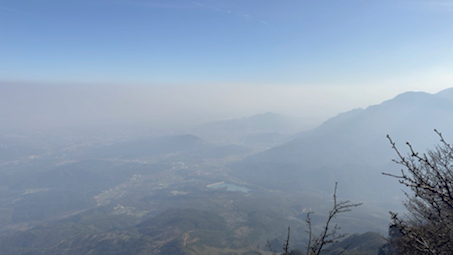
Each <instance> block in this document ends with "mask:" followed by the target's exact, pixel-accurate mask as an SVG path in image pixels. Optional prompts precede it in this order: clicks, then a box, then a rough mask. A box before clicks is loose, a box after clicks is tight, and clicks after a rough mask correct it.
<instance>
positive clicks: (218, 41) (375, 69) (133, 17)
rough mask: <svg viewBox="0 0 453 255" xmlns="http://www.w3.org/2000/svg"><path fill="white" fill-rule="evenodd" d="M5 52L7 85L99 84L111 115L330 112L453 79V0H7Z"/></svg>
mask: <svg viewBox="0 0 453 255" xmlns="http://www.w3.org/2000/svg"><path fill="white" fill-rule="evenodd" d="M0 59H1V61H0V86H22V87H24V88H27V86H28V85H33V86H35V87H36V86H37V87H46V86H51V87H54V88H55V87H58V88H59V90H62V91H65V90H67V91H71V88H77V89H78V90H79V91H90V92H89V93H91V94H92V95H93V96H90V98H91V99H92V100H98V99H99V98H104V99H105V100H107V101H110V105H114V104H115V102H119V101H121V104H120V106H118V105H117V107H116V108H115V107H113V106H112V107H113V108H111V109H109V110H108V111H110V112H112V113H111V116H115V113H118V114H119V115H121V114H122V115H128V114H130V113H132V112H134V114H135V115H136V116H135V115H134V116H135V117H134V119H140V116H146V118H155V119H162V121H163V122H164V120H163V118H167V119H168V118H170V119H178V118H180V117H181V118H182V119H185V120H186V121H190V120H209V119H216V118H217V119H219V118H224V117H225V118H226V117H240V116H246V115H251V114H255V113H262V112H267V111H273V112H280V113H283V114H287V115H293V116H299V117H306V118H317V119H319V120H325V119H326V118H328V117H331V116H334V115H336V114H338V113H339V112H343V111H347V110H350V109H353V108H358V107H367V106H369V105H372V104H378V103H380V102H382V101H384V100H387V99H390V98H392V97H394V96H396V95H397V94H399V93H402V92H405V91H426V92H429V93H435V92H438V91H440V90H442V89H445V88H448V87H451V86H452V85H453V1H451V0H450V1H431V0H420V1H415V0H414V1H412V0H408V1H400V0H380V1H369V0H341V1H339V0H338V1H333V0H330V1H325V0H196V1H191V0H77V1H73V0H67V1H56V0H40V1H36V0H0ZM4 91H11V90H8V89H6V90H4ZM93 91H94V92H93ZM87 93H88V92H87ZM96 93H97V94H96ZM76 94H77V93H76ZM79 94H80V93H79ZM55 95H57V94H55ZM137 98H138V99H137ZM44 100H52V98H50V99H49V98H48V99H45V97H43V98H42V99H40V98H39V97H38V98H37V102H36V103H42V102H40V101H44ZM137 100H138V101H137ZM76 101H77V100H75V102H76ZM99 101H102V100H101V99H99ZM137 102H140V103H137ZM145 102H146V103H145ZM56 105H58V104H56ZM75 105H76V104H75ZM53 107H55V106H53ZM93 107H94V108H96V106H95V105H94V104H93V105H92V107H91V109H93ZM106 107H110V106H106ZM126 108H127V109H130V112H127V111H125V110H122V109H126ZM100 111H103V110H100ZM121 112H123V113H121ZM124 112H127V113H124Z"/></svg>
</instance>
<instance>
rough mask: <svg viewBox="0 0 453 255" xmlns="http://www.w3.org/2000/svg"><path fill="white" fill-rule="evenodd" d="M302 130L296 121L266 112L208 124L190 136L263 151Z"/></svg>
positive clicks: (192, 132) (196, 128) (198, 127)
mask: <svg viewBox="0 0 453 255" xmlns="http://www.w3.org/2000/svg"><path fill="white" fill-rule="evenodd" d="M302 126H303V125H302V124H301V123H300V122H299V121H298V120H297V119H295V118H291V117H288V116H284V115H280V114H277V113H272V112H267V113H263V114H256V115H253V116H250V117H243V118H236V119H230V120H224V121H214V122H209V123H205V124H203V125H198V126H195V127H193V128H191V129H190V130H189V131H188V132H189V133H191V134H194V135H197V136H199V137H201V138H203V139H205V140H207V141H210V142H213V143H217V144H241V145H247V146H252V147H256V148H258V150H259V149H261V150H262V148H263V147H264V148H270V147H273V146H275V145H278V144H281V143H283V142H286V141H288V140H289V138H290V135H292V134H294V133H296V132H299V131H300V130H302V128H301V127H302Z"/></svg>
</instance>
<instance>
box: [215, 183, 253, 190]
mask: <svg viewBox="0 0 453 255" xmlns="http://www.w3.org/2000/svg"><path fill="white" fill-rule="evenodd" d="M207 187H208V188H211V189H220V188H226V189H227V191H242V192H248V191H249V190H250V189H248V188H246V187H242V186H238V185H235V184H231V183H224V182H219V183H214V184H210V185H208V186H207Z"/></svg>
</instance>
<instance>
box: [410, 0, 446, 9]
mask: <svg viewBox="0 0 453 255" xmlns="http://www.w3.org/2000/svg"><path fill="white" fill-rule="evenodd" d="M405 3H406V6H408V7H412V8H413V7H415V8H417V9H419V10H423V11H436V12H450V11H453V1H408V2H405Z"/></svg>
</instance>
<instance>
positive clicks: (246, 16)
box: [181, 0, 269, 25]
mask: <svg viewBox="0 0 453 255" xmlns="http://www.w3.org/2000/svg"><path fill="white" fill-rule="evenodd" d="M181 1H184V2H188V3H191V4H193V5H197V6H200V7H202V8H207V9H211V10H214V11H217V12H221V13H225V14H228V15H234V16H238V17H242V18H245V19H250V20H254V21H256V22H259V23H261V24H263V25H269V23H268V22H266V21H263V20H259V19H256V18H254V17H253V16H251V15H250V14H243V13H239V12H234V11H231V10H224V9H220V8H218V7H215V6H211V5H206V4H202V3H199V2H192V1H187V0H181Z"/></svg>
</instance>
